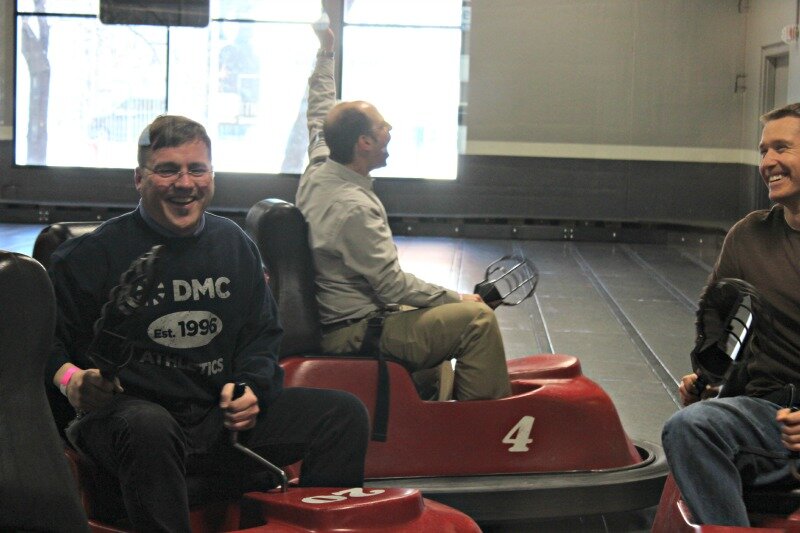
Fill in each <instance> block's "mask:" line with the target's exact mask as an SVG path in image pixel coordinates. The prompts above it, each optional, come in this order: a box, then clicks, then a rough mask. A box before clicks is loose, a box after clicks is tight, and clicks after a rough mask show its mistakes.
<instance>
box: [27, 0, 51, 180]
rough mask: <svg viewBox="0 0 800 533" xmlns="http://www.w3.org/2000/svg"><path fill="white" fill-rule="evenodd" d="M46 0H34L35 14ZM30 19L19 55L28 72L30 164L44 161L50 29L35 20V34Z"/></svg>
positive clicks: (48, 97)
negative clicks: (36, 28)
mask: <svg viewBox="0 0 800 533" xmlns="http://www.w3.org/2000/svg"><path fill="white" fill-rule="evenodd" d="M44 2H45V0H36V1H35V6H36V10H37V11H44ZM31 18H34V17H26V18H25V19H24V20H23V21H22V55H23V57H24V58H25V62H26V63H27V64H28V72H29V73H30V91H29V92H30V106H29V107H28V156H27V163H28V164H29V165H44V164H45V163H46V162H47V110H48V105H49V101H50V60H49V59H48V58H47V49H48V46H49V41H50V26H49V25H48V24H47V19H46V18H45V17H35V20H36V23H37V26H38V30H39V31H38V35H37V33H36V32H34V31H33V28H31V24H30V23H31Z"/></svg>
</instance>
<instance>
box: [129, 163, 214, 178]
mask: <svg viewBox="0 0 800 533" xmlns="http://www.w3.org/2000/svg"><path fill="white" fill-rule="evenodd" d="M144 169H145V170H148V171H150V172H151V173H152V174H154V175H156V176H158V177H159V178H161V179H162V180H164V181H177V180H179V179H180V178H181V176H183V175H184V174H187V175H188V176H189V177H191V178H192V179H193V180H194V181H198V182H202V181H208V180H210V179H211V177H212V176H213V175H214V170H213V169H210V168H207V167H190V168H188V169H186V170H181V169H180V168H178V167H171V166H170V167H156V168H149V167H144Z"/></svg>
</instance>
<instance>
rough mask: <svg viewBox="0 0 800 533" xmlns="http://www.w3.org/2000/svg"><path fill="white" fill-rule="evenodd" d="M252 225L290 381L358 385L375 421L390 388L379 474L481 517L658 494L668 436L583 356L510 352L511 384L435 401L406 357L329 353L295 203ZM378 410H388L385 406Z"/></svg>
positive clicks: (577, 509)
mask: <svg viewBox="0 0 800 533" xmlns="http://www.w3.org/2000/svg"><path fill="white" fill-rule="evenodd" d="M246 225H247V231H248V232H249V234H250V235H251V237H252V238H253V239H254V240H255V242H256V244H257V245H258V247H259V250H260V251H261V254H262V257H263V258H264V261H265V263H266V266H267V269H268V271H269V276H270V281H269V283H270V287H271V289H272V291H273V294H274V296H275V298H276V299H277V301H278V306H279V309H280V316H281V320H282V323H283V325H284V328H285V330H286V331H285V338H284V341H283V344H282V346H281V352H282V353H281V355H282V359H281V364H282V365H283V367H284V369H285V371H286V384H287V385H288V386H305V387H324V388H335V389H343V390H346V391H349V392H352V393H353V394H355V395H356V396H358V397H359V398H361V400H362V401H363V402H364V403H365V405H366V406H367V407H368V409H369V410H370V415H371V416H372V417H373V421H374V420H375V416H376V408H375V406H376V402H378V404H380V402H379V397H381V396H383V398H384V399H385V394H386V393H387V392H388V398H389V401H388V416H384V414H381V413H379V414H378V417H379V418H381V419H383V422H385V423H386V424H387V432H386V440H385V441H375V440H373V441H372V442H371V443H370V447H369V450H368V454H367V477H368V479H369V483H368V484H369V485H374V486H382V487H386V486H394V487H405V486H410V487H415V488H418V489H420V490H421V491H422V492H423V494H424V495H425V496H426V497H428V498H432V499H435V500H437V501H440V502H443V503H445V504H447V505H450V506H453V507H455V508H457V509H460V510H462V511H464V512H465V513H467V514H468V515H470V516H471V517H473V518H474V519H475V520H477V521H478V522H479V523H495V522H504V521H514V520H532V519H538V518H553V517H562V516H576V515H588V514H600V513H606V512H617V511H628V510H635V509H641V508H645V507H649V506H653V505H655V504H656V503H657V502H658V498H659V496H660V494H661V490H662V487H663V485H664V480H665V478H666V475H667V466H666V462H665V459H664V455H663V450H662V449H661V448H660V446H658V445H656V444H652V443H648V442H639V441H632V440H631V439H630V438H629V437H628V436H627V435H626V433H625V431H624V429H623V428H622V425H621V423H620V420H619V417H618V415H617V412H616V409H615V408H614V405H613V404H612V402H611V400H610V398H609V397H608V396H607V395H606V394H605V392H604V391H603V390H602V389H601V388H600V387H599V386H598V385H597V384H595V383H594V382H592V381H591V380H589V379H587V378H586V377H585V376H583V375H582V373H581V368H580V363H579V361H578V359H577V358H575V357H573V356H570V355H553V354H542V355H534V356H529V357H524V358H520V359H515V360H513V361H510V362H509V372H510V374H511V380H512V390H513V395H512V396H510V397H508V398H503V399H500V400H487V401H471V402H428V401H423V400H421V399H420V398H419V396H418V394H417V391H416V389H415V387H414V385H413V382H412V380H411V378H410V376H409V374H408V372H407V371H406V369H405V368H404V367H402V366H401V365H399V364H397V363H394V362H388V363H387V364H388V369H389V385H388V389H386V390H383V391H381V390H380V388H379V387H378V378H377V372H378V371H377V368H378V365H379V362H378V361H377V360H376V359H375V358H369V357H366V358H365V357H342V356H336V357H333V356H325V355H323V354H321V353H320V349H319V340H320V335H321V332H320V327H319V324H318V318H317V304H316V300H315V297H314V270H313V264H312V262H311V255H310V250H309V248H308V244H307V233H306V225H305V221H304V219H303V217H302V214H301V213H300V212H299V210H298V209H297V208H295V207H294V206H293V205H292V204H290V203H287V202H284V201H282V200H263V201H261V202H259V203H257V204H256V205H255V206H253V208H251V210H250V212H249V213H248V216H247V224H246ZM378 410H379V411H380V409H378Z"/></svg>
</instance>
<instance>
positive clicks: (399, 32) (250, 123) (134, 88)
mask: <svg viewBox="0 0 800 533" xmlns="http://www.w3.org/2000/svg"><path fill="white" fill-rule="evenodd" d="M343 3H344V4H346V5H347V6H348V9H349V11H348V12H347V14H346V22H347V23H346V24H345V26H344V29H343V30H339V31H338V32H337V33H342V35H341V41H342V50H341V54H340V56H339V57H338V58H337V60H338V61H339V62H340V63H341V65H342V78H343V79H342V93H343V94H342V96H343V98H344V99H363V100H368V101H371V102H373V103H374V104H375V105H376V106H377V107H378V109H379V110H380V111H381V112H382V113H383V114H384V116H385V118H386V119H387V120H388V121H389V122H390V123H392V125H393V126H394V129H393V131H392V137H393V138H392V142H391V144H390V146H389V150H390V154H391V157H390V159H389V166H388V167H387V168H386V169H382V170H380V171H377V172H376V173H375V175H376V176H396V177H426V178H454V177H455V175H456V164H457V150H458V105H459V95H460V92H459V91H460V82H459V80H460V73H459V68H460V64H461V57H460V43H461V29H460V26H459V25H460V20H461V1H460V0H429V1H427V2H422V1H418V0H412V1H410V2H409V3H404V4H403V9H398V8H397V6H398V4H397V3H396V2H389V1H387V0H369V1H365V0H343ZM17 8H18V11H19V12H20V15H19V16H18V17H17V20H16V23H17V30H18V31H17V43H16V44H17V49H16V101H15V105H16V114H15V133H14V138H15V162H16V163H17V164H21V165H52V166H73V167H99V168H130V167H132V166H134V165H135V155H136V153H135V143H136V140H137V139H138V136H139V134H140V132H141V131H142V129H143V128H144V127H145V126H146V125H147V124H148V123H149V122H150V121H152V120H153V118H155V117H156V116H157V115H159V114H162V113H165V112H169V113H174V114H182V115H186V116H189V117H191V118H193V119H195V120H197V121H199V122H201V123H203V124H204V125H205V126H206V127H207V129H208V132H209V135H210V136H211V138H212V141H213V142H214V165H215V168H216V170H217V171H219V172H226V171H227V172H258V173H300V172H302V170H303V168H304V166H305V164H306V147H307V143H308V140H307V137H308V135H307V130H306V121H305V111H306V107H307V100H306V92H307V91H306V83H307V80H308V76H309V74H310V72H311V70H312V69H313V66H314V61H315V54H316V50H317V47H318V43H317V39H316V37H315V36H314V33H313V32H312V31H311V28H310V27H309V23H310V22H312V21H314V20H316V19H317V18H318V17H319V14H320V2H319V0H292V1H291V2H286V1H285V0H258V1H256V0H212V1H211V3H210V10H211V17H212V20H211V22H210V23H209V25H208V27H206V28H189V27H159V26H143V25H136V26H126V25H103V24H101V23H100V21H99V20H98V18H97V13H98V9H99V8H98V1H97V0H36V1H34V0H18V2H17ZM24 12H39V13H43V14H42V15H40V16H37V15H25V14H22V13H24ZM409 13H413V14H414V16H413V17H411V16H409ZM412 19H413V20H412Z"/></svg>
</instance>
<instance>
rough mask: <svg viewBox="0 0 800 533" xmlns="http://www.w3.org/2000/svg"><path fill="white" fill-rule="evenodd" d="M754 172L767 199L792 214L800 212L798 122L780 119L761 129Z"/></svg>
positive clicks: (799, 135)
mask: <svg viewBox="0 0 800 533" xmlns="http://www.w3.org/2000/svg"><path fill="white" fill-rule="evenodd" d="M758 147H759V152H760V153H761V163H760V164H759V167H758V170H759V172H760V173H761V179H762V180H764V184H765V185H766V186H767V188H768V189H769V199H770V200H772V201H773V202H777V203H779V204H781V205H783V206H785V207H787V208H789V209H790V210H792V211H795V212H796V211H798V209H800V118H797V117H783V118H779V119H776V120H771V121H769V122H767V123H766V124H765V125H764V130H763V131H762V132H761V143H759V145H758Z"/></svg>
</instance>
